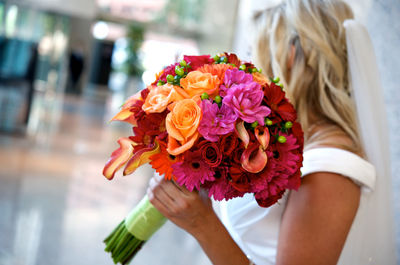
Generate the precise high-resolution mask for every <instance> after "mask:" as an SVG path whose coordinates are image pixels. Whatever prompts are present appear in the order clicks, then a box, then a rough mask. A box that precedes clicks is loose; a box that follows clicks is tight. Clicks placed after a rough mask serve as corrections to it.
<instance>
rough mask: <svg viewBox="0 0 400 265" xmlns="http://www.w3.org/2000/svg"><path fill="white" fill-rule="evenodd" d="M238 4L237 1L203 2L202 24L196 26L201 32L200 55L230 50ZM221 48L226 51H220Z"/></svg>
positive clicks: (209, 0) (206, 0) (213, 0)
mask: <svg viewBox="0 0 400 265" xmlns="http://www.w3.org/2000/svg"><path fill="white" fill-rule="evenodd" d="M238 3H239V0H219V1H215V0H205V3H204V11H203V12H204V13H203V16H204V19H203V22H204V23H202V24H201V25H198V27H200V31H201V32H202V37H201V38H200V39H199V49H200V53H201V54H216V53H218V52H225V51H231V50H232V43H233V36H234V33H235V24H236V21H237V20H236V14H237V10H238ZM225 14H229V15H225ZM222 47H223V48H225V49H226V50H223V51H221V50H220V49H221V48H222Z"/></svg>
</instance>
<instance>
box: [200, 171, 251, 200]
mask: <svg viewBox="0 0 400 265" xmlns="http://www.w3.org/2000/svg"><path fill="white" fill-rule="evenodd" d="M215 170H216V171H215V174H214V178H215V180H214V181H207V182H206V183H204V185H203V187H204V188H205V189H207V190H208V196H209V197H210V198H211V197H214V200H217V201H222V200H224V199H225V200H229V199H232V198H236V197H243V195H244V194H245V193H244V192H240V191H238V190H237V189H235V188H233V186H232V185H231V184H232V182H231V181H230V180H229V177H228V171H229V168H228V167H226V166H220V167H218V168H216V169H215Z"/></svg>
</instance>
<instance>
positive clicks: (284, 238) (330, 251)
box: [277, 172, 360, 265]
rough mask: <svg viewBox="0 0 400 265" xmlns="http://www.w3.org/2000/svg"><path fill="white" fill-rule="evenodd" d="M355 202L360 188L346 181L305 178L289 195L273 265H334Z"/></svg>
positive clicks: (330, 177) (333, 176)
mask: <svg viewBox="0 0 400 265" xmlns="http://www.w3.org/2000/svg"><path fill="white" fill-rule="evenodd" d="M359 200H360V188H359V187H358V186H357V185H356V184H354V182H352V181H351V180H350V179H348V178H345V177H343V176H341V175H338V174H334V173H328V172H317V173H313V174H310V175H307V176H305V177H304V178H303V179H302V184H301V186H300V188H299V190H298V191H292V192H291V193H290V195H289V199H288V202H287V205H286V209H285V212H284V214H283V217H282V221H281V229H280V234H279V242H278V255H277V264H299V265H301V264H308V265H312V264H336V263H337V261H338V259H339V256H340V253H341V250H342V248H343V245H344V243H345V241H346V237H347V234H348V232H349V230H350V227H351V224H352V222H353V219H354V217H355V215H356V213H357V209H358V205H359ZM299 246H301V248H299Z"/></svg>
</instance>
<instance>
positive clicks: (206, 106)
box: [198, 100, 237, 142]
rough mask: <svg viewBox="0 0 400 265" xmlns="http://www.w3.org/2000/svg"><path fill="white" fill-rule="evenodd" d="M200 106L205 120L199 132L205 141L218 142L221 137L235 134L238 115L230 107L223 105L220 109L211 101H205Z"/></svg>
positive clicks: (202, 121)
mask: <svg viewBox="0 0 400 265" xmlns="http://www.w3.org/2000/svg"><path fill="white" fill-rule="evenodd" d="M200 106H201V109H202V111H203V118H202V120H201V122H200V125H199V128H198V131H199V133H200V134H201V135H203V137H204V138H205V139H207V140H209V141H211V142H216V141H218V139H219V137H218V136H219V135H225V134H228V133H230V132H233V130H234V129H235V121H236V119H237V115H236V114H235V112H234V111H233V110H232V109H231V108H230V107H229V106H227V105H224V104H223V105H222V106H221V108H219V107H218V104H216V103H212V101H210V100H203V101H202V102H201V105H200Z"/></svg>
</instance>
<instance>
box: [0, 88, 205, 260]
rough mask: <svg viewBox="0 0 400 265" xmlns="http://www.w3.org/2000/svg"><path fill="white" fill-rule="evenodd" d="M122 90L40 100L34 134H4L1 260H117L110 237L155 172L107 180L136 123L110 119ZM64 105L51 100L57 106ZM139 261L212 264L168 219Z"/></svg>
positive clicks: (0, 151) (0, 138) (0, 189)
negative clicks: (120, 143)
mask: <svg viewBox="0 0 400 265" xmlns="http://www.w3.org/2000/svg"><path fill="white" fill-rule="evenodd" d="M122 98H123V97H121V96H118V95H114V96H107V97H104V96H103V97H83V98H77V97H71V96H69V97H65V98H64V99H52V100H58V101H59V102H60V103H59V104H58V108H53V109H46V106H45V105H46V104H45V103H46V99H43V100H42V101H40V100H39V101H38V102H36V106H34V111H33V113H32V115H33V118H34V119H36V121H34V122H33V124H34V125H33V130H32V128H31V131H33V134H30V135H29V136H26V137H13V136H9V135H0V265H72V264H76V265H80V264H85V265H86V264H90V265H91V264H96V265H103V264H104V265H106V264H113V263H112V260H111V259H110V257H109V256H108V254H106V253H105V252H103V248H104V245H103V243H102V240H103V238H104V237H105V236H106V235H107V234H108V233H109V232H110V231H111V229H112V228H114V226H115V225H117V224H118V223H119V221H120V220H122V218H124V216H125V215H126V214H127V213H128V211H129V210H130V208H131V207H132V206H134V205H135V204H136V203H137V202H138V201H139V200H140V199H141V197H142V196H143V194H144V192H145V188H146V185H147V182H148V178H149V175H151V169H150V168H143V169H141V170H140V171H138V172H137V173H135V175H131V176H128V177H117V178H115V179H114V180H113V181H111V182H110V181H107V180H106V179H105V178H104V177H103V176H102V175H101V170H102V168H103V165H104V162H105V161H106V160H107V159H108V157H109V155H110V153H111V151H112V150H114V149H115V148H116V147H117V144H116V139H117V138H118V137H120V136H123V135H127V134H129V133H130V128H129V126H123V125H118V124H110V123H108V122H107V120H109V118H110V117H111V115H112V113H115V112H116V110H117V108H118V106H119V105H120V104H121V102H122ZM54 105H57V104H52V106H54ZM132 264H135V265H161V264H162V265H169V264H171V265H172V264H174V265H180V264H182V265H183V264H185V265H187V264H194V265H209V264H211V263H210V262H209V261H208V259H207V257H206V256H205V255H204V254H203V253H202V251H201V249H200V248H199V246H198V244H197V242H196V241H195V240H194V239H193V238H192V237H191V236H189V235H187V234H186V233H184V232H183V231H181V230H180V229H178V228H177V227H175V226H174V225H173V224H171V223H167V224H166V225H165V226H164V227H163V228H162V229H161V230H160V231H158V232H157V233H156V234H155V235H154V236H153V238H152V239H151V240H150V241H149V242H147V243H146V245H145V246H144V247H143V249H142V251H141V252H140V253H139V254H138V255H137V257H136V258H135V260H134V261H133V262H132Z"/></svg>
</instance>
